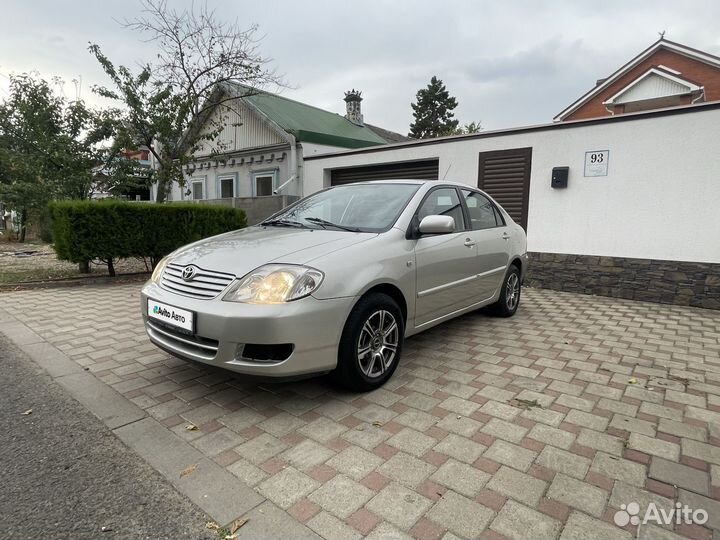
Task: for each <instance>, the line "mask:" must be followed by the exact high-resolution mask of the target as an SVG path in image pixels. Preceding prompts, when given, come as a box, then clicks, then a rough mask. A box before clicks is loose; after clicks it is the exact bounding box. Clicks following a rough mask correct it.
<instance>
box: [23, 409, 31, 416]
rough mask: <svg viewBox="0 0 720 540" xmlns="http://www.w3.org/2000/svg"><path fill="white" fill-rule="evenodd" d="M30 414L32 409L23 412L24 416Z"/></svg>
mask: <svg viewBox="0 0 720 540" xmlns="http://www.w3.org/2000/svg"><path fill="white" fill-rule="evenodd" d="M29 414H32V409H28V410H27V411H25V412H24V413H22V415H23V416H27V415H29Z"/></svg>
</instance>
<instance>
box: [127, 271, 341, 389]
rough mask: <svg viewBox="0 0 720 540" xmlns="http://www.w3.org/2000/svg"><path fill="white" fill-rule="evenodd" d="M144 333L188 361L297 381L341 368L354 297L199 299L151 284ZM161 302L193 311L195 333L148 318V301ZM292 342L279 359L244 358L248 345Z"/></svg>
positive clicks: (143, 307)
mask: <svg viewBox="0 0 720 540" xmlns="http://www.w3.org/2000/svg"><path fill="white" fill-rule="evenodd" d="M140 296H141V305H140V307H141V312H142V316H143V321H144V322H145V331H146V332H147V334H148V337H149V338H150V341H152V342H153V343H154V344H155V345H157V346H158V347H160V348H162V349H164V350H166V351H168V352H169V353H171V354H173V355H175V356H178V357H180V358H185V359H189V360H195V361H197V362H202V363H205V364H208V365H212V366H217V367H222V368H225V369H229V370H231V371H234V372H237V373H243V374H247V375H256V376H261V377H262V376H265V377H294V376H298V375H305V374H310V373H319V372H324V371H330V370H332V369H334V368H335V366H336V364H337V347H338V343H339V341H340V337H341V334H342V330H343V326H344V325H345V321H346V320H347V316H348V314H349V313H350V310H351V309H352V306H353V305H354V303H355V298H353V297H348V298H333V299H328V300H318V299H316V298H314V297H312V296H308V297H306V298H302V299H300V300H295V301H293V302H288V303H285V304H274V305H259V304H242V303H236V302H223V301H222V300H221V296H219V297H217V298H215V299H212V300H199V299H195V298H190V297H187V296H183V295H179V294H175V293H172V292H169V291H166V290H165V289H162V288H160V287H159V286H158V285H157V284H155V283H152V282H148V283H147V284H146V285H145V286H144V287H143V289H142V293H141V295H140ZM148 298H151V299H152V300H157V301H159V302H163V303H166V304H170V305H172V306H176V307H179V308H182V309H188V310H191V311H193V312H195V317H196V320H195V335H193V336H184V335H183V334H181V333H179V332H174V331H172V329H169V328H168V327H165V326H162V325H158V324H156V321H155V320H154V319H149V318H148V316H147V300H148ZM288 343H291V344H293V349H292V353H291V354H290V355H289V356H288V357H287V358H286V359H284V360H281V361H272V360H266V361H254V360H248V359H246V358H244V357H243V356H242V350H243V346H244V345H245V344H261V345H281V344H288Z"/></svg>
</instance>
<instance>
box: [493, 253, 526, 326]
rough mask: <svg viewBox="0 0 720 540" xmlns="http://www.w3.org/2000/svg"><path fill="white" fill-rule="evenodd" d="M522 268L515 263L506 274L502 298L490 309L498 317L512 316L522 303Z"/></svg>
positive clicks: (501, 293)
mask: <svg viewBox="0 0 720 540" xmlns="http://www.w3.org/2000/svg"><path fill="white" fill-rule="evenodd" d="M520 289H521V283H520V269H519V268H518V267H517V266H515V265H514V264H513V265H511V266H510V268H509V269H508V271H507V274H505V279H504V280H503V284H502V291H501V292H500V298H498V301H497V302H495V303H494V304H492V305H490V306H489V308H490V311H491V313H493V315H497V316H498V317H512V316H513V315H515V312H516V311H517V309H518V306H519V305H520Z"/></svg>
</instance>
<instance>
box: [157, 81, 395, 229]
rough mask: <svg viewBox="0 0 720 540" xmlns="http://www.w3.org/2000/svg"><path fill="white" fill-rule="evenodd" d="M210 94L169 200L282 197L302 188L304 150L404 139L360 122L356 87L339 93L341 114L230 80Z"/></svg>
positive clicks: (245, 202)
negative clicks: (211, 103)
mask: <svg viewBox="0 0 720 540" xmlns="http://www.w3.org/2000/svg"><path fill="white" fill-rule="evenodd" d="M214 99H216V100H217V103H218V105H217V106H216V107H214V108H213V109H212V112H211V113H209V114H208V115H207V117H206V118H205V120H204V122H203V123H202V125H198V126H196V127H195V129H199V130H201V131H202V130H206V132H208V133H209V132H212V133H213V137H211V139H212V140H211V141H205V142H204V143H202V144H201V145H200V146H199V147H198V148H197V149H196V150H195V151H194V152H193V158H194V159H193V162H192V163H191V164H189V165H188V166H187V167H186V170H185V174H186V185H185V186H183V187H180V186H179V185H175V186H174V187H173V189H172V191H171V193H170V197H169V198H170V200H175V201H177V200H212V201H213V202H215V201H218V200H223V199H225V200H226V201H225V203H226V204H231V203H232V204H233V205H235V206H241V207H247V205H248V204H250V203H252V201H248V199H254V198H264V197H268V198H270V197H276V198H277V197H279V196H282V197H283V198H284V199H283V202H284V203H287V202H288V198H289V199H290V200H293V199H295V198H297V197H301V196H303V195H304V192H303V158H304V157H306V156H310V155H318V154H322V153H326V152H332V151H338V150H345V149H357V148H366V147H371V146H379V145H384V144H388V143H394V142H401V141H406V140H408V138H407V137H404V136H403V135H400V134H399V133H394V132H392V131H388V130H385V129H382V128H380V127H377V126H374V125H371V124H367V123H365V122H364V119H363V115H362V111H361V102H362V96H361V93H360V92H358V91H356V90H351V91H349V92H346V93H345V98H344V101H345V105H346V114H345V115H344V116H343V115H340V114H337V113H333V112H330V111H326V110H323V109H319V108H317V107H313V106H312V105H307V104H305V103H300V102H299V101H295V100H292V99H288V98H286V97H284V96H280V95H278V94H273V93H269V92H265V91H261V90H256V89H250V88H248V87H246V86H242V85H238V84H232V83H226V84H224V85H222V87H221V88H220V89H219V90H218V92H217V94H216V96H215V98H214ZM238 199H242V201H240V203H239V204H235V203H237V202H238ZM269 203H270V201H263V202H261V201H257V204H260V205H262V206H263V208H274V207H275V206H277V204H281V203H280V202H275V203H274V204H269ZM257 204H255V206H257ZM261 213H262V212H261ZM265 213H267V212H265ZM249 217H250V220H251V221H253V220H252V217H251V216H249Z"/></svg>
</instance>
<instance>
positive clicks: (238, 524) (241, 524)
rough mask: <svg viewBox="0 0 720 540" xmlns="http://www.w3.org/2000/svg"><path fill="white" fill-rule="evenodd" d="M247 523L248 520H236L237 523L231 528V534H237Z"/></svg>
mask: <svg viewBox="0 0 720 540" xmlns="http://www.w3.org/2000/svg"><path fill="white" fill-rule="evenodd" d="M247 522H248V520H247V519H236V520H235V522H234V523H233V524H232V527H230V534H235V533H236V532H237V531H238V529H239V528H240V527H242V526H243V525H245V524H246V523H247Z"/></svg>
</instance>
